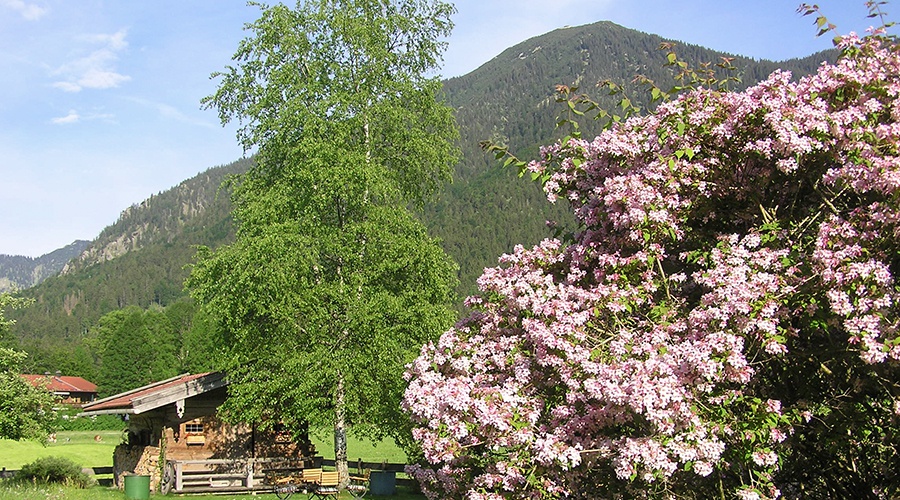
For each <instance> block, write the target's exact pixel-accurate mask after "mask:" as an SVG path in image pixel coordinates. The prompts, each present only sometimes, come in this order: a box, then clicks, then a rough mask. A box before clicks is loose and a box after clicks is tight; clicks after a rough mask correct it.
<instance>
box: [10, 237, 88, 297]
mask: <svg viewBox="0 0 900 500" xmlns="http://www.w3.org/2000/svg"><path fill="white" fill-rule="evenodd" d="M90 244H91V242H90V241H87V240H76V241H73V242H72V243H70V244H68V245H66V246H64V247H62V248H60V249H57V250H54V251H52V252H50V253H48V254H45V255H41V256H40V257H36V258H32V257H25V256H23V255H0V293H3V292H9V291H12V290H21V289H23V288H30V287H33V286H35V285H37V284H39V283H40V282H42V281H44V280H45V279H47V278H49V277H50V276H56V275H57V274H59V272H60V271H62V270H63V268H64V267H65V266H66V263H68V262H69V261H70V260H72V259H73V258H74V257H77V256H78V255H80V254H81V252H83V251H84V249H85V248H87V247H88V245H90Z"/></svg>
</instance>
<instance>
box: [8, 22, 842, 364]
mask: <svg viewBox="0 0 900 500" xmlns="http://www.w3.org/2000/svg"><path fill="white" fill-rule="evenodd" d="M663 41H664V40H663V39H662V38H660V37H657V36H654V35H647V34H644V33H641V32H638V31H634V30H630V29H626V28H623V27H621V26H617V25H615V24H612V23H608V22H600V23H595V24H591V25H587V26H581V27H573V28H564V29H559V30H555V31H553V32H550V33H547V34H545V35H542V36H539V37H535V38H532V39H530V40H527V41H525V42H523V43H521V44H518V45H516V46H514V47H511V48H509V49H507V50H506V51H504V52H503V53H501V54H500V55H498V56H497V57H496V58H494V59H493V60H491V61H489V62H488V63H486V64H484V65H483V66H481V67H480V68H478V69H477V70H475V71H473V72H472V73H470V74H468V75H465V76H462V77H457V78H451V79H449V80H447V81H445V93H446V98H447V101H448V102H449V103H450V104H451V105H452V106H453V107H454V108H455V109H456V110H457V122H458V125H459V128H460V136H461V137H460V148H461V151H462V160H461V161H460V162H459V164H458V165H457V168H456V172H455V180H454V183H453V184H452V185H450V186H448V187H447V189H446V190H445V192H444V193H443V194H442V196H441V197H440V199H439V200H437V201H436V202H435V203H433V204H431V205H430V206H428V207H426V209H425V210H424V212H423V213H422V214H421V217H422V219H423V221H424V222H425V223H426V224H427V225H428V227H429V228H430V230H431V233H432V234H433V235H435V236H437V237H439V238H441V239H442V241H443V243H444V246H445V248H446V250H447V251H448V252H449V253H450V254H451V256H452V257H453V258H454V259H456V261H457V262H458V263H459V264H460V280H461V290H460V292H461V294H465V293H468V292H470V291H471V290H473V289H474V282H475V279H476V278H477V277H478V276H479V275H480V274H481V272H482V270H483V268H484V267H485V266H492V265H494V264H495V263H496V261H497V257H498V256H499V255H500V254H502V253H505V252H508V251H510V250H511V249H512V247H513V245H515V244H518V243H521V244H524V245H532V244H534V243H537V242H538V241H540V239H542V238H544V237H546V236H547V235H548V234H549V231H548V230H547V228H546V225H545V221H547V220H556V221H559V222H561V223H562V224H564V225H565V224H567V223H568V222H567V221H569V217H568V214H567V213H566V211H565V207H564V206H561V205H559V206H555V205H551V204H549V203H548V202H547V201H546V199H545V198H544V196H543V193H542V192H541V190H540V189H539V186H538V185H537V184H535V183H532V182H529V181H528V180H527V179H519V178H517V176H516V172H513V171H511V170H504V169H501V168H500V167H499V165H498V164H497V163H496V161H495V160H494V159H493V158H492V157H489V156H487V155H485V154H484V153H483V152H482V151H481V150H480V148H479V142H480V141H483V140H485V139H492V138H493V139H496V140H499V141H502V142H505V143H507V144H509V146H510V147H511V148H512V150H513V151H515V152H516V153H517V154H518V155H519V156H520V157H522V158H533V157H535V156H536V155H537V151H538V148H539V146H540V145H542V144H547V143H550V142H552V141H553V140H554V139H555V138H556V137H557V132H556V131H555V124H556V121H557V116H558V115H559V114H560V111H561V108H560V107H559V105H558V104H557V103H556V102H554V86H555V85H556V84H567V85H572V84H576V85H579V86H580V88H581V91H583V92H587V93H593V94H594V95H593V97H595V98H598V99H599V100H600V101H601V102H602V103H604V104H605V105H607V106H609V107H612V106H613V105H614V102H613V101H612V100H611V99H609V98H603V96H601V95H597V92H598V90H597V89H596V84H597V82H599V81H602V80H612V81H615V82H621V83H627V82H630V81H632V79H633V78H634V76H635V75H637V74H643V75H645V76H647V77H649V78H651V79H653V80H654V81H656V82H657V83H658V84H659V85H660V86H661V87H664V88H666V87H668V86H669V85H671V84H672V83H673V81H672V80H671V74H672V73H671V70H670V69H669V68H667V67H666V66H665V62H666V54H665V52H664V51H661V50H659V48H658V47H659V44H660V43H661V42H663ZM677 52H678V54H679V57H680V58H681V59H684V60H687V61H689V62H690V63H691V64H694V65H696V64H699V63H700V62H713V63H715V62H718V61H719V58H720V57H721V56H722V55H723V54H721V53H718V52H715V51H712V50H708V49H704V48H701V47H696V46H678V48H677ZM833 57H834V54H833V53H820V54H815V55H812V56H810V57H808V58H805V59H801V60H791V61H784V62H780V63H774V62H769V61H754V60H750V59H746V58H740V57H738V58H736V59H735V60H734V65H735V66H736V67H737V68H738V75H737V76H740V77H741V78H742V80H743V85H749V84H752V83H755V82H756V81H758V80H759V79H762V78H764V77H765V76H767V75H768V74H769V73H770V72H771V71H773V70H774V69H776V68H779V67H780V68H783V69H787V70H791V71H793V72H794V73H795V74H797V75H800V74H806V73H810V72H812V71H814V70H815V68H816V67H817V66H818V64H819V63H820V61H822V60H823V59H826V58H833ZM627 87H629V92H630V93H631V94H630V96H631V97H632V99H633V100H634V101H635V102H641V98H640V97H641V94H640V93H638V91H637V89H635V88H633V86H627ZM582 128H583V129H584V130H585V132H586V133H591V132H592V131H596V130H598V128H599V124H598V123H583V124H582ZM248 162H249V160H242V161H238V162H235V163H234V164H231V165H228V166H224V167H217V168H212V169H210V170H208V171H206V172H204V173H202V174H200V175H198V176H196V177H194V178H193V179H190V180H187V181H185V182H184V183H182V184H180V185H178V186H176V187H175V188H173V189H171V190H169V191H166V192H164V193H159V194H157V195H154V196H151V197H150V198H149V199H147V200H145V201H144V202H142V203H141V204H139V205H135V206H132V207H130V208H128V209H126V210H125V211H124V212H123V213H122V216H121V217H120V218H119V220H118V221H117V222H116V223H115V224H113V225H112V226H109V227H108V228H106V229H105V230H104V231H103V232H102V233H101V235H100V236H99V237H98V239H97V240H95V241H94V242H93V243H92V244H91V245H90V247H89V248H88V249H87V250H86V251H85V252H84V253H83V254H82V255H81V256H80V257H79V258H78V259H76V260H74V261H72V262H71V263H70V265H69V266H68V267H67V268H66V271H65V273H64V274H62V275H60V276H58V277H55V278H51V279H48V280H46V281H45V282H44V283H42V284H40V285H38V286H36V287H34V288H32V289H29V290H26V291H25V292H23V295H25V296H28V297H32V298H34V299H35V305H34V306H32V307H30V308H28V309H26V310H23V311H14V312H13V313H12V314H10V316H11V317H13V318H15V319H17V320H18V323H17V324H16V325H15V326H14V327H13V329H12V334H13V338H8V339H5V341H4V343H6V344H18V345H19V346H20V347H23V348H25V349H26V350H28V351H29V352H30V353H31V354H32V357H31V365H32V366H31V367H30V369H32V370H33V371H34V370H37V371H44V370H52V371H55V370H57V369H62V370H63V371H64V372H67V374H72V375H88V374H85V373H78V371H79V370H82V368H78V367H79V366H84V365H85V364H86V363H89V362H90V360H89V359H87V358H89V357H90V353H89V352H87V351H86V350H84V349H81V347H82V346H81V344H82V339H83V338H84V336H85V334H86V333H87V332H88V331H89V330H90V329H91V328H92V327H93V326H94V325H95V324H96V321H97V319H98V318H99V317H100V316H102V315H103V314H105V313H107V312H110V311H113V310H117V309H121V308H124V307H126V306H129V305H137V306H140V307H145V308H146V307H148V306H150V305H151V304H158V305H159V306H167V305H169V304H171V303H172V302H173V301H175V300H177V299H178V298H180V297H183V296H184V292H183V290H182V281H183V279H184V277H185V276H186V274H187V271H186V269H185V266H186V265H188V264H189V263H190V262H191V259H192V256H193V254H194V248H195V246H196V245H208V246H211V247H216V246H218V245H220V244H222V243H225V242H228V241H230V238H231V237H232V233H231V232H232V224H231V219H230V215H229V213H230V203H229V196H228V193H227V192H226V191H224V190H220V185H221V182H222V181H223V180H224V179H225V177H226V176H227V175H229V174H234V173H239V172H242V171H244V170H245V169H246V168H247V167H248V166H249V163H248ZM75 347H78V348H79V349H81V350H80V351H79V352H81V353H82V354H80V355H79V356H83V357H84V358H85V359H82V360H81V362H79V363H75V362H74V361H73V358H75V357H76V356H71V355H66V354H65V353H66V352H75ZM88 350H89V349H88ZM66 363H69V364H70V365H71V369H69V370H67V369H66V368H67V367H66V366H61V365H65V364H66Z"/></svg>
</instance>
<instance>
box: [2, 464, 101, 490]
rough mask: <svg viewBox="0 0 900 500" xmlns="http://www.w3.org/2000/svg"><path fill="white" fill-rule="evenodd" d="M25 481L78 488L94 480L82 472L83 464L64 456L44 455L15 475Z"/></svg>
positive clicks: (90, 483)
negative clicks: (60, 484)
mask: <svg viewBox="0 0 900 500" xmlns="http://www.w3.org/2000/svg"><path fill="white" fill-rule="evenodd" d="M15 479H16V481H17V482H23V483H62V484H65V485H67V486H74V487H77V488H87V487H89V486H91V485H93V484H94V480H93V479H92V478H91V477H90V476H88V475H87V474H85V473H83V472H81V466H80V465H78V464H76V463H75V462H73V461H71V460H69V459H68V458H63V457H43V458H39V459H37V460H35V461H34V462H31V463H29V464H25V465H23V466H22V469H21V470H19V473H18V474H16V477H15Z"/></svg>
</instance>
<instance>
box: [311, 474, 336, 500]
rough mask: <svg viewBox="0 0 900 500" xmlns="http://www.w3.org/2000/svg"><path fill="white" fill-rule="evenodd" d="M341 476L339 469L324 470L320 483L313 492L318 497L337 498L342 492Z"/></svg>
mask: <svg viewBox="0 0 900 500" xmlns="http://www.w3.org/2000/svg"><path fill="white" fill-rule="evenodd" d="M340 485H341V478H340V475H339V474H338V471H328V472H322V475H321V476H320V477H319V484H318V485H317V486H316V489H314V490H313V492H312V494H313V496H314V497H316V498H337V497H338V493H339V492H340V491H339V490H340V488H339V487H340Z"/></svg>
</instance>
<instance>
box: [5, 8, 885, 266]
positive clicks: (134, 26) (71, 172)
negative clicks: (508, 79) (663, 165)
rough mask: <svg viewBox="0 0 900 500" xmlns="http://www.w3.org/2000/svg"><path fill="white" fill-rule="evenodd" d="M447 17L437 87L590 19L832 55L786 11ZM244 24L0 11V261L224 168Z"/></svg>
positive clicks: (686, 37)
mask: <svg viewBox="0 0 900 500" xmlns="http://www.w3.org/2000/svg"><path fill="white" fill-rule="evenodd" d="M455 3H456V7H457V10H458V13H457V15H456V16H455V17H454V21H455V23H456V29H455V30H454V34H453V36H452V37H451V38H450V39H449V48H448V50H447V53H446V54H445V65H444V69H443V71H442V75H443V76H447V77H450V76H458V75H462V74H465V73H468V72H469V71H472V70H474V69H476V68H477V67H478V66H480V65H481V64H483V63H485V62H487V61H488V60H490V59H491V58H493V57H494V56H496V55H497V54H499V53H500V52H502V51H503V50H504V49H505V48H507V47H509V46H511V45H514V44H516V43H518V42H521V41H524V40H526V39H528V38H530V37H533V36H537V35H540V34H542V33H546V32H547V31H550V30H553V29H555V28H559V27H563V26H567V25H569V26H577V25H581V24H588V23H592V22H595V21H600V20H610V21H613V22H615V23H618V24H620V25H623V26H626V27H629V28H634V29H637V30H640V31H643V32H647V33H655V34H659V35H662V36H664V37H667V38H672V39H677V40H683V41H685V42H689V43H695V44H699V45H703V46H707V47H710V48H714V49H717V50H722V51H726V52H730V53H735V54H741V55H746V56H750V57H754V58H765V59H774V60H782V59H787V58H791V57H799V56H804V55H808V54H811V53H813V52H815V51H817V50H822V49H825V48H828V47H830V46H831V42H830V37H827V36H826V37H823V38H816V37H815V31H816V30H815V28H814V26H813V18H811V17H802V16H800V15H799V14H797V13H796V9H797V6H798V5H799V3H800V2H799V1H793V0H740V1H738V0H679V1H676V2H672V1H661V0H578V1H575V0H460V1H458V2H455ZM818 4H819V6H820V7H821V8H822V10H823V11H824V12H825V14H826V15H827V16H828V17H829V19H830V20H831V21H832V22H834V23H835V24H837V25H838V29H839V30H840V31H841V32H848V31H851V30H853V31H857V32H861V31H864V30H865V29H866V28H867V27H868V26H869V25H870V24H877V23H876V22H874V21H872V20H869V19H866V14H867V10H866V8H865V6H864V2H863V0H859V1H854V0H820V1H819V2H818ZM892 8H893V7H892V6H891V5H888V6H887V8H886V10H887V11H888V12H892ZM258 12H259V11H258V9H257V8H255V7H252V6H247V5H246V4H245V3H244V2H242V1H236V0H144V1H137V0H0V75H2V76H0V254H11V255H27V256H31V257H36V256H40V255H43V254H45V253H47V252H50V251H52V250H55V249H57V248H60V247H62V246H64V245H67V244H69V243H71V242H72V241H74V240H76V239H88V240H89V239H93V238H95V237H96V236H97V235H98V234H99V233H100V231H101V230H102V229H103V228H104V227H106V226H107V225H110V224H112V223H113V222H115V221H116V219H117V218H118V216H119V213H120V212H121V211H122V210H124V209H125V208H126V207H128V206H130V205H132V204H135V203H139V202H141V201H142V200H144V199H146V198H148V197H149V196H150V195H151V194H156V193H158V192H161V191H165V190H166V189H169V188H170V187H172V186H174V185H176V184H178V183H179V182H181V181H182V180H185V179H187V178H190V177H192V176H194V175H196V174H197V173H199V172H202V171H203V170H206V169H208V168H210V167H214V166H217V165H223V164H227V163H230V162H231V161H233V160H236V159H238V158H239V157H240V156H241V154H242V151H241V149H240V147H239V146H238V145H237V143H236V141H235V135H234V132H235V131H234V128H233V127H227V128H223V127H222V126H220V124H219V123H218V119H217V116H216V113H215V112H214V111H212V110H201V109H200V99H201V98H202V97H204V96H206V95H209V94H211V93H212V92H213V91H214V90H215V81H214V80H210V78H209V75H210V73H212V72H214V71H217V70H220V69H222V68H224V67H225V65H227V64H228V63H229V62H230V60H231V55H232V54H233V53H234V50H235V49H236V48H237V44H238V42H239V40H240V39H241V38H242V37H243V36H244V34H245V33H244V32H243V30H242V27H243V25H244V23H247V22H250V21H252V20H253V19H255V18H256V17H257V14H258ZM894 18H895V19H896V16H894Z"/></svg>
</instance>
